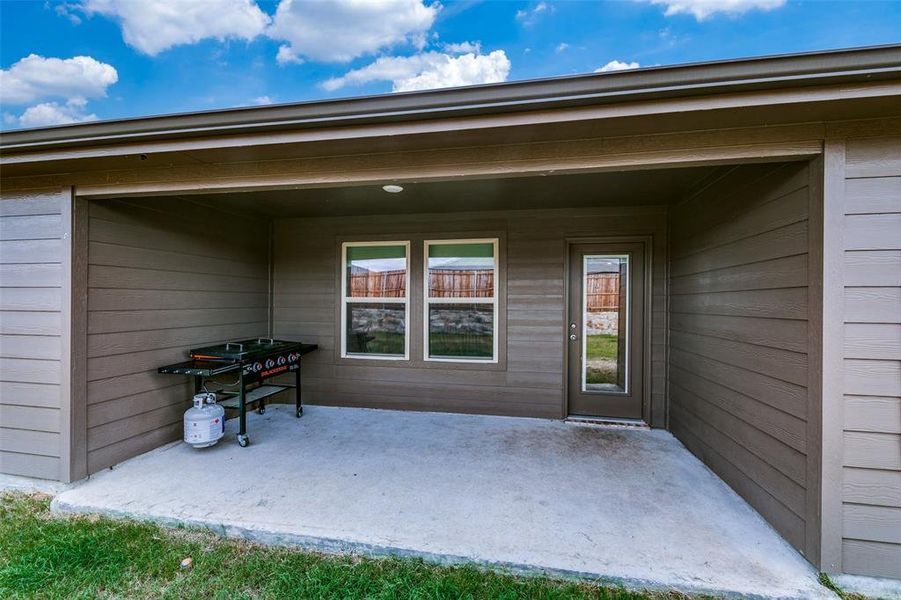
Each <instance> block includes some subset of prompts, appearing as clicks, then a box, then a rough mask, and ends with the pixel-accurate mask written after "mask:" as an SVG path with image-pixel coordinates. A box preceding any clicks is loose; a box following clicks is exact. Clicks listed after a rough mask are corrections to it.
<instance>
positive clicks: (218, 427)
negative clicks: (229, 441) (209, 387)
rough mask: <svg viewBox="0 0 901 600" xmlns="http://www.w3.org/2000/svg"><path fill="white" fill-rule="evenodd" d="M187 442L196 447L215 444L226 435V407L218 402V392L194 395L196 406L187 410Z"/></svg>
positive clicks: (185, 420)
mask: <svg viewBox="0 0 901 600" xmlns="http://www.w3.org/2000/svg"><path fill="white" fill-rule="evenodd" d="M184 422H185V442H186V443H188V444H191V445H192V446H194V447H195V448H206V447H208V446H212V445H214V444H215V443H216V442H218V441H219V438H221V437H222V436H223V435H225V409H224V408H222V407H221V406H219V405H218V404H216V394H213V393H212V392H204V393H202V394H196V395H195V396H194V406H192V407H191V408H189V409H188V410H187V411H186V412H185V419H184Z"/></svg>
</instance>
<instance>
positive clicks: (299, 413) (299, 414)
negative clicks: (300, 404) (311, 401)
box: [295, 408, 303, 419]
mask: <svg viewBox="0 0 901 600" xmlns="http://www.w3.org/2000/svg"><path fill="white" fill-rule="evenodd" d="M295 416H296V417H297V418H298V419H299V418H301V417H302V416H303V409H302V408H298V409H297V413H295Z"/></svg>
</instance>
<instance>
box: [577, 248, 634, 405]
mask: <svg viewBox="0 0 901 600" xmlns="http://www.w3.org/2000/svg"><path fill="white" fill-rule="evenodd" d="M582 273H583V276H582V290H583V294H582V296H583V297H582V307H583V308H582V311H583V313H582V344H583V345H582V391H585V392H592V391H593V392H607V393H609V392H628V389H627V381H628V377H627V372H626V371H627V360H626V357H627V356H628V351H627V345H628V342H629V340H628V335H627V333H628V330H629V327H628V323H629V315H628V310H627V309H628V306H629V257H628V256H610V255H607V256H585V257H584V262H583V268H582Z"/></svg>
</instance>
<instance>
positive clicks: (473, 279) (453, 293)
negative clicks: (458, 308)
mask: <svg viewBox="0 0 901 600" xmlns="http://www.w3.org/2000/svg"><path fill="white" fill-rule="evenodd" d="M428 263H429V264H428V268H429V297H431V298H493V297H494V244H491V243H473V244H429V258H428Z"/></svg>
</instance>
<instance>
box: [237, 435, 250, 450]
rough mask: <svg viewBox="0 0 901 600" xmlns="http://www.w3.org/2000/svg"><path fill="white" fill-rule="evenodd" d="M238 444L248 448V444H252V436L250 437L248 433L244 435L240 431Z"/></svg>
mask: <svg viewBox="0 0 901 600" xmlns="http://www.w3.org/2000/svg"><path fill="white" fill-rule="evenodd" d="M238 445H239V446H241V447H242V448H246V447H247V446H248V445H250V437H248V436H247V435H246V434H245V435H242V434H240V433H239V434H238Z"/></svg>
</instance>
